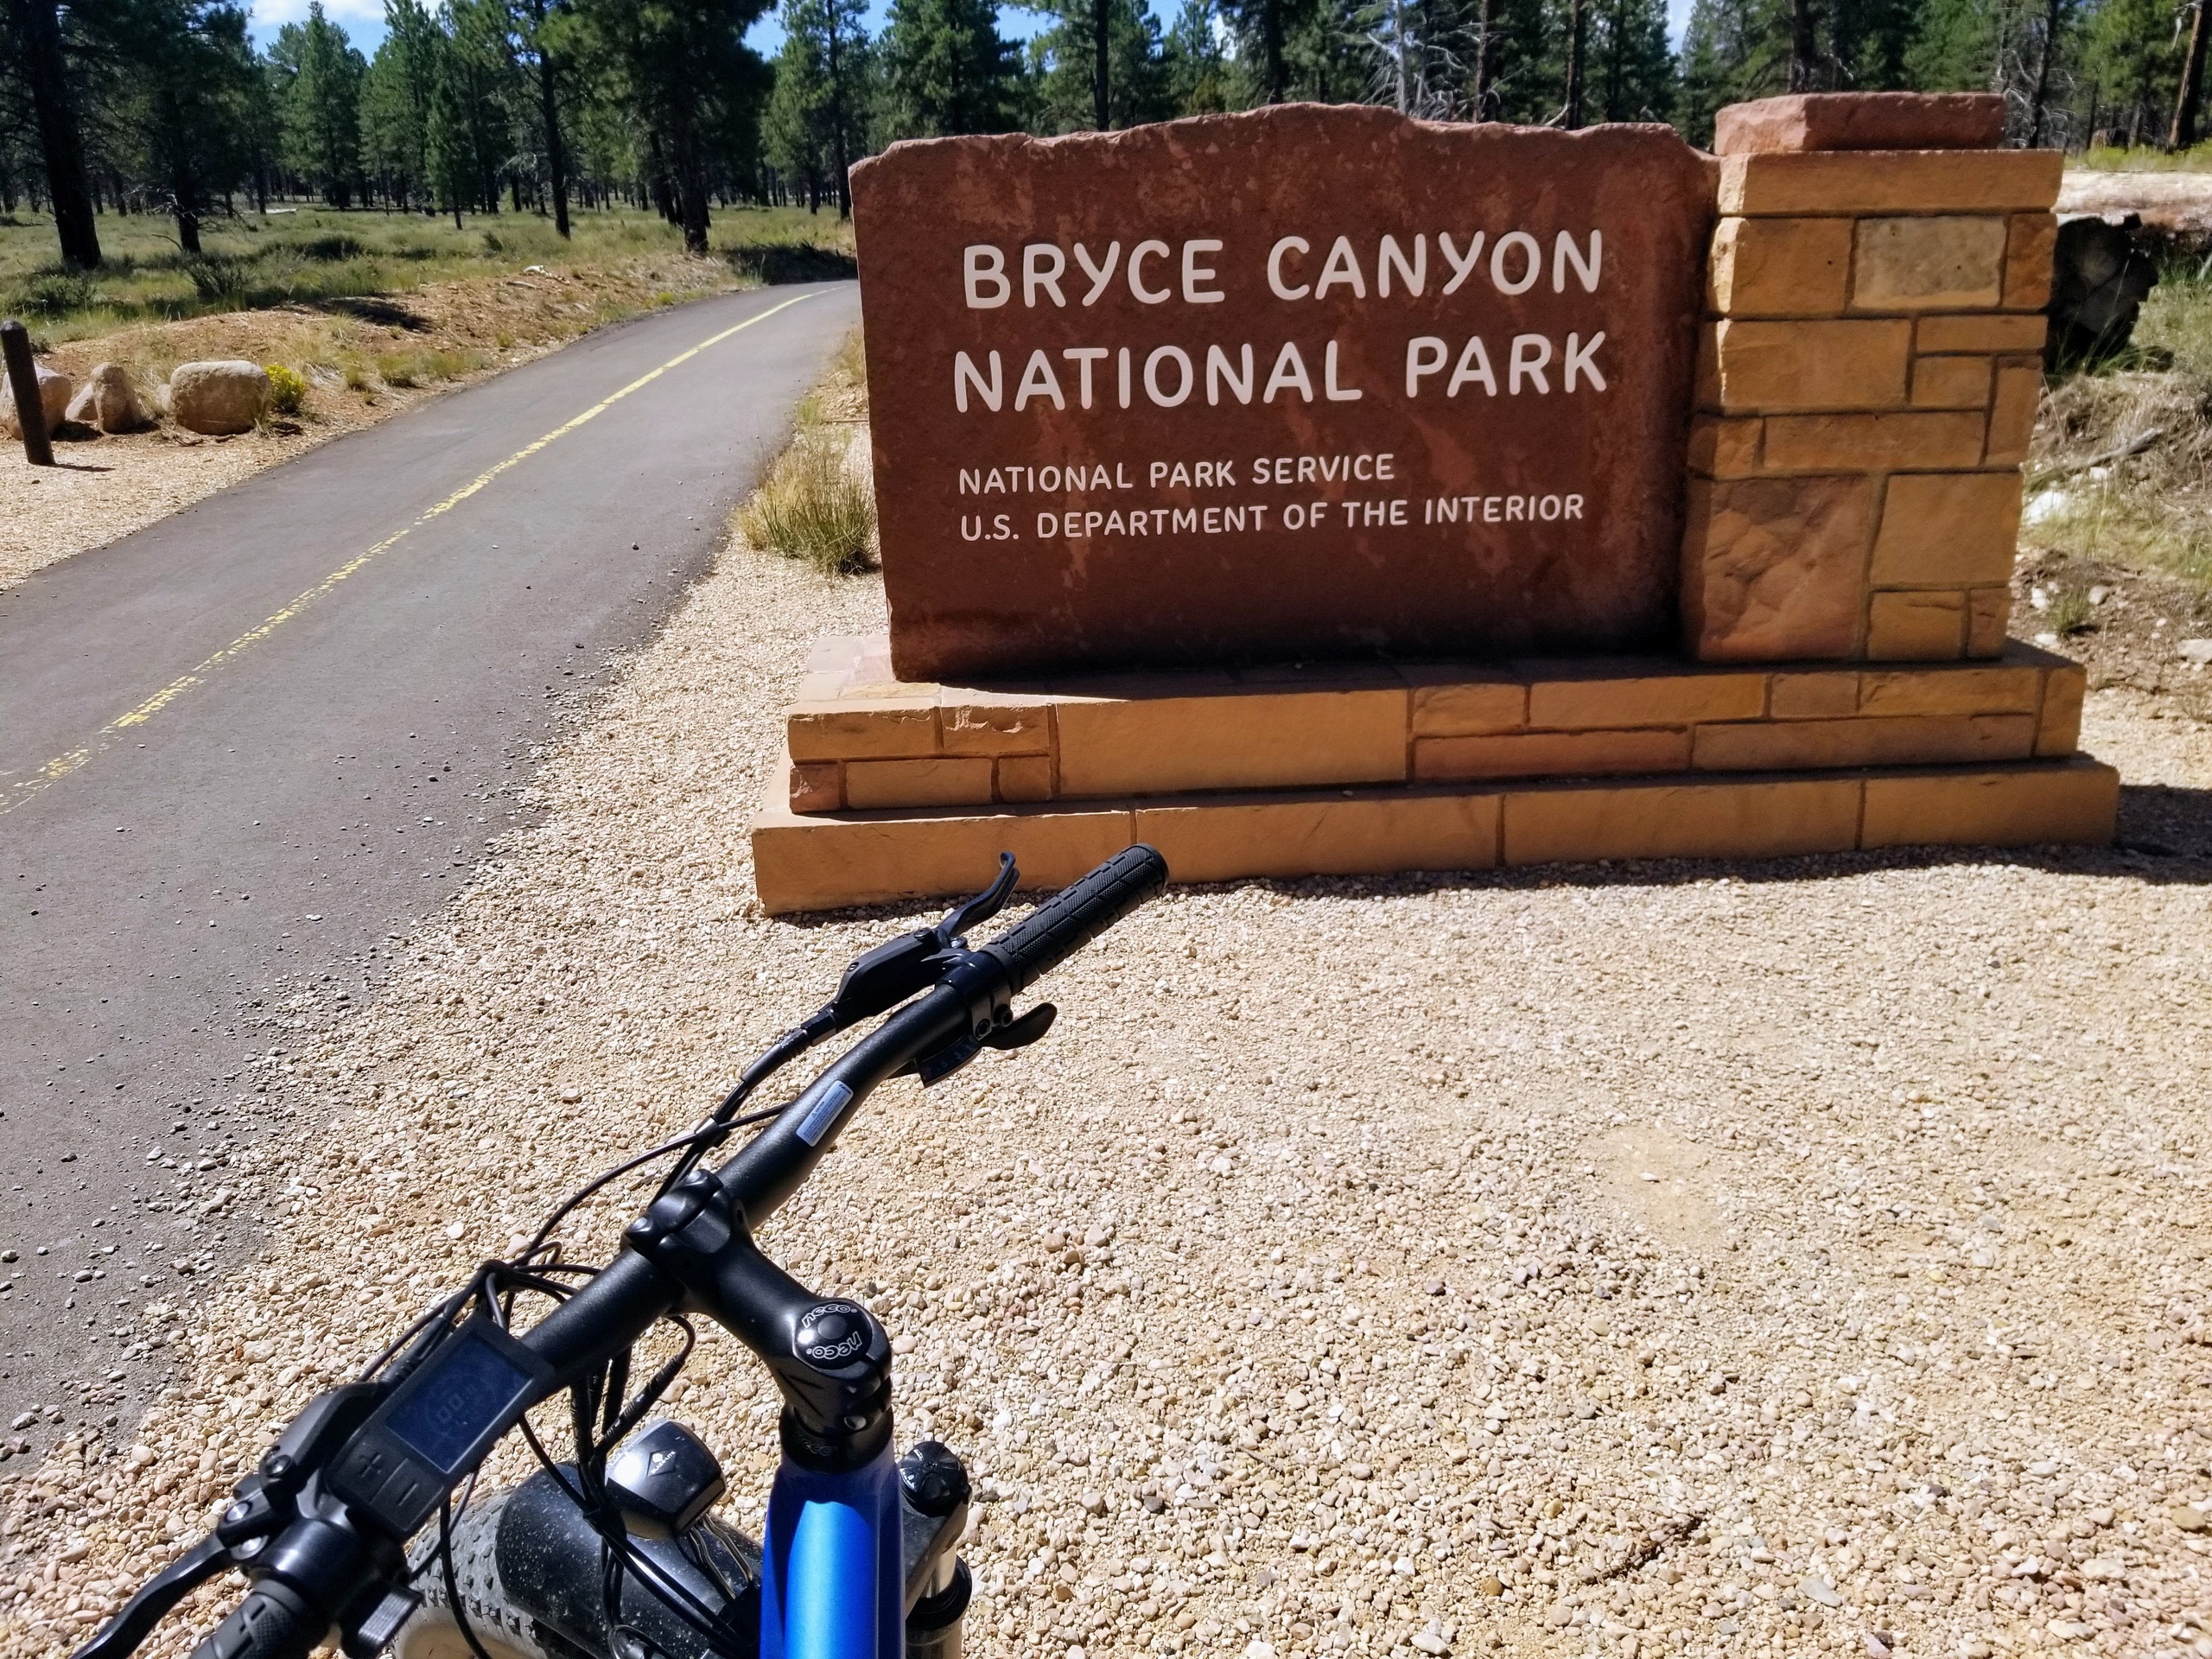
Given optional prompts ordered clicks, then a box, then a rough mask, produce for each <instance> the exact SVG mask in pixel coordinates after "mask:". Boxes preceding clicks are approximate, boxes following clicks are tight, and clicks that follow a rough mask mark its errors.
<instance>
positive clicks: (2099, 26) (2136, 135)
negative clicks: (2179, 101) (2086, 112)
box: [2083, 0, 2181, 145]
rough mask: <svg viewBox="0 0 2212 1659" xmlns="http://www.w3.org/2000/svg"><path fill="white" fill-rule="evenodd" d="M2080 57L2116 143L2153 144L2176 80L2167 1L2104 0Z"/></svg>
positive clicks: (2159, 133) (2174, 43) (2177, 67)
mask: <svg viewBox="0 0 2212 1659" xmlns="http://www.w3.org/2000/svg"><path fill="white" fill-rule="evenodd" d="M2083 58H2084V61H2085V67H2086V68H2087V70H2088V76H2089V79H2090V81H2091V83H2092V85H2093V86H2094V87H2095V89H2096V98H2097V103H2098V105H2099V107H2100V108H2101V110H2102V111H2103V115H2102V119H2103V120H2104V121H2105V122H2106V123H2107V124H2108V125H2109V127H2110V128H2111V129H2113V130H2114V132H2115V134H2116V136H2117V137H2119V138H2120V140H2121V142H2123V143H2127V144H2131V145H2133V144H2142V143H2156V142H2158V139H2159V137H2162V136H2163V134H2164V128H2165V117H2166V114H2167V112H2168V111H2171V109H2172V108H2173V107H2174V99H2175V93H2176V91H2177V87H2178V85H2179V82H2180V79H2181V53H2180V49H2179V42H2177V41H2176V39H2175V35H2174V26H2173V12H2172V10H2171V7H2170V5H2169V4H2168V3H2167V0H2104V3H2103V4H2102V5H2101V6H2099V7H2098V8H2097V13H2096V16H2095V17H2094V19H2092V20H2091V22H2090V24H2089V28H2088V41H2087V43H2086V46H2085V48H2084V52H2083Z"/></svg>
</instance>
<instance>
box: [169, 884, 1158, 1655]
mask: <svg viewBox="0 0 2212 1659" xmlns="http://www.w3.org/2000/svg"><path fill="white" fill-rule="evenodd" d="M1005 879H1006V880H1007V881H1008V882H1010V881H1011V880H1012V875H1011V873H1010V868H1009V873H1008V874H1007V876H1006V878H1005ZM1166 880H1167V863H1166V860H1165V859H1163V858H1162V857H1161V856H1160V854H1159V853H1158V852H1157V851H1155V850H1154V849H1152V848H1150V847H1147V846H1143V845H1141V844H1140V845H1138V846H1135V847H1131V848H1129V849H1127V850H1125V851H1123V852H1122V853H1119V854H1116V855H1115V856H1114V857H1112V858H1110V859H1109V860H1108V861H1106V862H1104V863H1103V864H1101V865H1100V866H1098V868H1096V869H1094V870H1092V871H1091V872H1090V874H1087V875H1085V876H1084V877H1083V878H1082V879H1081V880H1078V881H1077V882H1076V883H1075V884H1074V885H1073V886H1072V887H1068V888H1065V890H1063V891H1062V892H1060V893H1058V894H1056V895H1055V896H1054V897H1052V899H1047V900H1046V902H1045V903H1044V904H1042V905H1040V906H1038V907H1037V908H1036V909H1035V910H1034V911H1033V912H1031V913H1030V914H1029V915H1028V916H1027V917H1026V918H1023V919H1022V920H1021V921H1020V923H1018V924H1017V925H1014V927H1011V928H1009V929H1007V931H1006V932H1005V933H1003V934H1001V936H1000V937H999V938H995V939H993V940H991V941H990V942H989V943H988V944H984V945H982V946H981V947H979V948H973V949H970V948H968V947H966V946H965V944H964V942H962V941H957V940H955V941H953V942H952V947H951V948H950V949H949V950H947V951H946V952H945V954H944V956H943V957H941V958H940V960H941V961H943V962H944V964H945V966H944V969H943V972H942V976H941V977H940V979H939V981H938V983H937V984H936V986H935V987H934V988H931V989H930V990H928V991H926V992H925V993H924V994H923V995H920V996H919V997H918V998H917V999H916V1000H915V1001H912V1003H910V1004H908V1005H907V1006H906V1007H903V1008H901V1009H899V1011H898V1012H896V1013H894V1014H892V1015H891V1016H890V1018H888V1019H887V1020H885V1021H884V1022H883V1024H882V1025H880V1026H879V1027H877V1028H876V1029H875V1030H874V1031H873V1032H871V1033H869V1034H868V1036H866V1037H864V1038H863V1039H861V1041H859V1042H858V1043H855V1045H854V1046H852V1047H851V1048H850V1049H849V1050H848V1051H847V1052H845V1053H844V1054H842V1055H841V1056H840V1057H839V1058H837V1059H836V1060H835V1061H833V1062H832V1063H831V1064H830V1065H828V1066H826V1067H825V1068H823V1071H822V1072H821V1073H820V1074H819V1075H818V1076H817V1077H816V1078H815V1079H814V1081H813V1082H812V1083H811V1084H809V1085H808V1086H807V1087H806V1088H805V1089H804V1090H802V1091H801V1092H800V1094H799V1095H798V1097H797V1098H796V1099H794V1100H793V1101H792V1102H791V1104H790V1105H788V1106H786V1107H785V1109H783V1111H782V1112H781V1114H780V1115H779V1116H777V1117H776V1119H775V1120H774V1122H772V1123H770V1124H769V1125H768V1126H767V1128H765V1129H763V1130H762V1131H761V1132H760V1134H759V1135H756V1136H755V1137H754V1138H753V1140H752V1141H749V1142H747V1144H746V1146H745V1147H743V1148H742V1149H741V1151H740V1152H739V1153H738V1154H736V1155H735V1156H734V1157H733V1158H731V1159H730V1160H728V1162H727V1163H725V1164H723V1165H722V1166H721V1168H720V1169H719V1170H717V1171H716V1172H715V1175H714V1177H713V1179H714V1180H715V1181H716V1182H718V1183H720V1184H721V1186H722V1188H723V1190H724V1191H725V1192H726V1193H727V1194H728V1198H729V1200H730V1202H731V1205H732V1206H733V1207H734V1209H735V1210H736V1211H738V1212H739V1214H740V1215H741V1217H742V1225H744V1226H746V1227H747V1228H750V1227H755V1226H758V1225H759V1224H760V1222H762V1221H764V1220H766V1218H767V1217H769V1216H771V1215H772V1214H773V1213H774V1212H775V1211H776V1210H777V1209H778V1208H779V1206H781V1205H782V1204H783V1203H784V1202H785V1200H786V1199H787V1198H790V1197H791V1194H792V1193H793V1192H796V1191H797V1190H798V1187H799V1185H800V1184H801V1183H802V1182H804V1180H805V1179H806V1177H807V1176H808V1174H809V1173H810V1172H811V1171H812V1170H813V1168H814V1166H816V1165H817V1163H819V1162H820V1161H821V1160H822V1158H823V1155H824V1154H826V1153H827V1152H828V1151H829V1148H830V1147H831V1146H832V1145H833V1144H834V1143H835V1141H836V1136H837V1133H838V1131H839V1130H841V1129H842V1128H843V1127H844V1125H845V1123H846V1122H848V1121H849V1119H850V1118H851V1116H852V1115H853V1114H854V1112H855V1111H856V1110H858V1109H859V1107H860V1104H861V1102H862V1101H864V1100H865V1099H867V1097H868V1095H869V1093H870V1092H871V1091H873V1090H874V1089H875V1088H876V1086H877V1085H878V1084H881V1083H883V1082H884V1081H886V1080H887V1079H888V1078H890V1077H896V1076H898V1075H899V1073H901V1072H903V1071H907V1070H908V1069H910V1068H912V1067H914V1066H916V1065H917V1064H918V1063H919V1062H923V1061H925V1060H928V1059H931V1058H933V1057H938V1056H941V1055H944V1054H946V1053H948V1052H957V1048H958V1046H960V1045H962V1044H967V1045H970V1049H969V1052H973V1048H972V1046H975V1045H981V1044H983V1043H986V1042H988V1041H990V1040H991V1039H992V1038H993V1037H994V1036H995V1034H997V1033H999V1032H1001V1030H1003V1028H1004V1027H1007V1025H1008V1024H1009V1023H1010V1022H1011V1020H1012V1009H1011V1006H1010V1004H1011V1001H1012V999H1013V998H1014V997H1015V996H1017V995H1020V993H1021V992H1023V991H1024V990H1026V989H1027V988H1029V986H1031V985H1032V984H1033V983H1035V982H1036V981H1037V980H1038V979H1039V978H1040V977H1042V976H1044V975H1045V974H1046V973H1048V972H1050V971H1051V970H1052V969H1053V968H1056V967H1058V965H1059V964H1060V963H1063V962H1065V960H1067V958H1068V957H1071V956H1072V955H1074V954H1075V952H1077V950H1081V949H1082V948H1083V947H1084V945H1085V944H1089V943H1090V941H1091V940H1092V939H1095V938H1097V937H1098V935H1099V934H1101V933H1103V932H1104V931H1106V930H1107V929H1108V928H1109V927H1111V926H1112V925H1114V924H1115V923H1116V922H1118V921H1120V920H1121V919H1122V918H1124V917H1126V916H1127V915H1128V914H1129V912H1131V911H1133V910H1135V908H1136V907H1137V906H1139V905H1140V904H1141V903H1143V902H1144V901H1145V900H1146V899H1149V898H1151V897H1152V896H1153V895H1154V894H1155V893H1158V892H1159V891H1160V888H1161V887H1164V886H1165V885H1166ZM1017 1040H1018V1038H1017ZM940 1074H941V1073H940ZM927 1075H929V1074H928V1073H926V1072H925V1077H926V1076H927ZM793 1288H794V1289H796V1287H795V1286H794V1287H793ZM685 1294H686V1293H685V1291H684V1289H683V1287H681V1286H679V1285H678V1284H677V1281H676V1280H675V1279H674V1278H673V1277H671V1274H668V1273H666V1272H664V1270H663V1269H662V1268H661V1267H659V1266H657V1265H656V1264H655V1262H653V1261H652V1260H649V1259H648V1258H647V1256H646V1255H645V1254H643V1253H641V1252H640V1251H639V1250H637V1249H623V1250H622V1251H621V1252H620V1254H619V1255H617V1256H616V1258H615V1259H614V1260H613V1262H609V1263H608V1264H607V1266H606V1267H605V1268H601V1270H600V1271H599V1272H598V1273H597V1274H594V1275H593V1276H592V1277H591V1278H590V1279H588V1281H586V1282H584V1283H583V1284H582V1285H581V1286H579V1287H577V1288H576V1289H575V1292H574V1293H573V1294H570V1295H569V1297H567V1299H566V1300H563V1301H561V1302H560V1303H558V1304H557V1305H556V1306H555V1307H554V1308H553V1309H552V1311H551V1312H550V1313H548V1314H547V1315H546V1316H545V1317H544V1318H543V1319H541V1320H540V1321H539V1322H538V1323H537V1325H534V1326H532V1327H531V1329H530V1330H529V1331H527V1332H523V1333H521V1334H520V1338H519V1339H520V1341H521V1342H522V1344H524V1346H526V1347H528V1348H529V1349H531V1351H533V1353H534V1354H535V1355H536V1356H537V1357H538V1358H539V1359H541V1360H543V1362H545V1363H546V1364H547V1365H548V1366H550V1369H551V1372H552V1377H551V1380H550V1382H548V1383H544V1384H543V1387H542V1388H540V1389H537V1391H536V1393H535V1396H534V1398H535V1399H536V1400H543V1399H545V1398H549V1397H550V1396H551V1395H554V1394H556V1393H558V1392H559V1391H560V1390H561V1389H564V1388H568V1387H570V1386H572V1385H574V1384H576V1383H580V1382H582V1381H583V1380H585V1379H586V1378H588V1377H589V1376H592V1375H594V1373H595V1372H596V1371H597V1370H599V1369H600V1368H601V1367H603V1366H605V1365H606V1364H607V1363H608V1362H609V1361H611V1360H613V1358H614V1357H616V1356H617V1355H619V1354H621V1353H623V1352H625V1351H627V1350H628V1349H629V1348H630V1347H631V1346H632V1344H635V1343H636V1342H637V1341H638V1339H639V1338H641V1337H642V1336H644V1335H645V1332H647V1331H648V1330H649V1329H650V1328H651V1327H652V1325H653V1324H654V1323H655V1322H656V1321H657V1320H658V1319H662V1318H663V1317H664V1316H666V1315H667V1314H669V1313H673V1312H674V1311H675V1310H676V1309H677V1307H678V1306H680V1305H681V1304H682V1303H683V1300H684V1299H685ZM332 1397H333V1396H324V1398H325V1400H326V1401H327V1400H329V1399H331V1398H332ZM314 1410H315V1408H309V1414H310V1415H311V1414H313V1412H314ZM301 1421H302V1423H304V1422H305V1421H307V1418H306V1417H303V1418H302V1420H301ZM242 1490H243V1489H242ZM315 1529H316V1530H317V1531H318V1533H319V1539H318V1541H317V1544H316V1547H315V1549H305V1548H303V1549H302V1554H300V1556H299V1558H298V1561H297V1565H298V1566H299V1567H302V1568H304V1567H307V1566H308V1561H309V1559H310V1557H311V1556H314V1555H315V1554H318V1553H320V1554H321V1566H322V1568H323V1569H327V1570H317V1571H311V1572H308V1573H306V1574H305V1576H300V1577H298V1582H297V1584H295V1583H288V1582H287V1581H286V1579H287V1578H288V1577H294V1576H296V1574H295V1573H294V1572H293V1571H292V1568H293V1567H294V1562H293V1560H291V1559H290V1555H291V1552H289V1551H288V1550H287V1549H286V1548H284V1547H283V1545H284V1544H285V1542H286V1541H289V1540H291V1539H292V1538H293V1536H294V1535H295V1534H296V1532H297V1531H298V1530H299V1529H298V1528H297V1527H295V1528H292V1529H288V1530H287V1531H286V1533H285V1534H284V1537H283V1539H282V1540H279V1541H277V1547H275V1548H269V1549H267V1550H266V1551H264V1552H263V1553H262V1554H259V1555H257V1557H256V1560H257V1562H258V1561H261V1560H268V1561H270V1562H271V1564H272V1567H275V1568H276V1570H275V1572H274V1573H268V1572H264V1576H261V1577H259V1578H257V1580H256V1581H255V1583H254V1586H253V1587H252V1588H251V1591H250V1592H248V1593H247V1596H246V1598H245V1600H244V1601H243V1602H241V1603H240V1604H239V1605H238V1607H237V1608H236V1609H234V1610H233V1611H232V1612H231V1614H230V1615H229V1616H228V1617H227V1618H225V1619H224V1620H223V1622H222V1623H221V1624H219V1626H217V1627H216V1629H215V1630H213V1632H212V1633H210V1634H209V1635H208V1637H207V1638H206V1639H205V1640H204V1641H202V1642H201V1643H200V1645H199V1647H198V1648H197V1649H194V1659H304V1656H306V1655H307V1654H308V1652H309V1651H310V1650H311V1649H314V1648H315V1646H316V1645H317V1644H318V1643H321V1641H322V1640H323V1639H324V1637H326V1636H327V1634H328V1633H329V1631H330V1630H331V1628H332V1625H333V1621H334V1615H335V1613H336V1612H338V1611H341V1610H342V1609H343V1607H344V1606H346V1605H350V1604H351V1603H352V1602H353V1599H354V1597H355V1596H356V1595H357V1594H358V1593H359V1592H362V1591H364V1590H365V1589H366V1588H368V1587H369V1586H372V1585H375V1584H377V1583H378V1582H380V1581H381V1579H382V1572H381V1569H380V1568H379V1567H378V1565H377V1563H376V1561H375V1560H373V1559H372V1557H373V1556H374V1555H375V1554H377V1553H378V1552H382V1551H386V1550H390V1549H392V1548H396V1546H391V1545H382V1544H379V1545H377V1546H375V1547H374V1548H372V1549H371V1550H368V1551H364V1550H363V1549H362V1548H361V1545H362V1544H365V1543H366V1542H367V1537H366V1535H365V1534H356V1533H353V1531H352V1529H351V1528H350V1527H348V1526H346V1525H343V1524H340V1525H332V1524H330V1523H328V1522H316V1523H315ZM349 1536H350V1537H352V1538H353V1539H354V1540H355V1541H354V1542H353V1543H351V1544H348V1543H346V1542H345V1541H344V1540H345V1539H346V1537H349ZM209 1542H210V1543H213V1539H211V1540H210V1541H209ZM305 1543H306V1540H305V1539H304V1538H303V1539H302V1545H303V1546H304V1545H305ZM332 1550H335V1552H336V1553H335V1554H331V1553H330V1552H331V1551H332ZM279 1561H282V1562H283V1565H281V1566H278V1565H277V1563H278V1562H279ZM302 1589H305V1590H307V1591H308V1594H302ZM326 1610H327V1611H326Z"/></svg>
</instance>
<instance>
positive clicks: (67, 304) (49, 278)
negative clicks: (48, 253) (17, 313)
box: [14, 270, 99, 317]
mask: <svg viewBox="0 0 2212 1659" xmlns="http://www.w3.org/2000/svg"><path fill="white" fill-rule="evenodd" d="M98 293H99V289H98V287H97V285H96V283H95V282H94V280H93V278H92V277H89V276H86V275H82V274H80V273H79V272H76V271H59V270H54V271H41V272H40V273H39V274H38V275H37V276H35V277H32V278H31V279H30V280H29V281H28V282H26V283H24V284H23V285H22V289H20V290H18V292H17V295H16V304H15V307H14V308H15V309H17V310H22V311H27V312H30V313H33V314H35V315H41V316H49V317H58V316H60V315H62V314H63V313H65V312H69V311H79V310H82V309H84V308H86V307H87V306H89V305H91V304H92V302H93V301H94V299H95V298H96V297H97V296H98Z"/></svg>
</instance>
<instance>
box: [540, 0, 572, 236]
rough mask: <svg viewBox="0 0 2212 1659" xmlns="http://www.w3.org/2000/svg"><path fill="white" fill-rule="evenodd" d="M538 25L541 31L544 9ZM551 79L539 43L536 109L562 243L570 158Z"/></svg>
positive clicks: (547, 59)
mask: <svg viewBox="0 0 2212 1659" xmlns="http://www.w3.org/2000/svg"><path fill="white" fill-rule="evenodd" d="M537 21H538V27H539V29H541V30H543V27H544V23H545V18H544V14H543V8H540V10H539V15H538V20H537ZM553 76H554V70H553V54H551V53H550V52H549V51H547V50H546V49H545V43H544V42H543V41H542V40H541V41H539V42H538V46H537V107H538V110H539V112H540V113H541V114H542V115H543V118H544V121H545V170H546V172H547V173H549V174H550V175H551V183H552V186H553V228H554V229H555V230H556V231H557V232H560V235H561V239H562V240H563V241H564V242H565V241H567V240H568V238H569V158H568V156H567V154H566V152H565V151H564V150H563V149H562V145H561V106H560V104H559V102H558V101H557V100H556V98H555V97H554V89H553Z"/></svg>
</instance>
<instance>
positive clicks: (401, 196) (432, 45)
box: [361, 0, 446, 208]
mask: <svg viewBox="0 0 2212 1659" xmlns="http://www.w3.org/2000/svg"><path fill="white" fill-rule="evenodd" d="M384 23H385V37H384V41H383V42H382V44H380V45H379V46H378V48H377V54H376V56H375V57H374V58H373V59H372V60H370V63H369V73H368V76H367V78H366V79H365V80H364V81H363V83H362V86H361V150H362V158H363V160H364V162H365V163H366V165H367V167H368V168H369V170H370V172H371V173H372V174H373V175H375V176H376V177H377V179H378V181H380V184H381V188H383V190H384V193H385V197H386V199H387V200H391V201H393V202H395V203H397V205H398V206H400V207H408V206H410V205H411V204H414V203H416V202H417V201H419V202H420V203H421V205H422V206H423V207H425V208H427V207H429V206H430V205H431V201H432V199H433V197H434V195H435V185H434V184H433V181H432V176H431V168H430V104H431V99H432V98H433V96H434V95H435V92H436V89H437V83H438V70H439V60H440V58H441V57H442V54H443V52H444V48H445V39H446V37H445V33H444V31H443V30H442V29H440V28H439V27H438V23H437V20H436V19H435V18H434V17H432V16H430V14H429V11H428V10H425V9H424V8H423V3H422V0H385V7H384Z"/></svg>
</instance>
